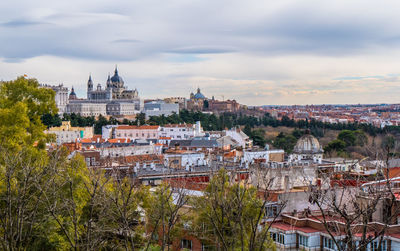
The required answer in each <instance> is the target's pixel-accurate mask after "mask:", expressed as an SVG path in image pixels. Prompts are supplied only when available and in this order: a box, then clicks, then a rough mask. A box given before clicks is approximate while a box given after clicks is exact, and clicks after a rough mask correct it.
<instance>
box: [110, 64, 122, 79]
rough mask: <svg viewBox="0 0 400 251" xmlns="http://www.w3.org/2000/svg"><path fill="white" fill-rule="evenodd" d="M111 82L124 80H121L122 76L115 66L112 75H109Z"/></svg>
mask: <svg viewBox="0 0 400 251" xmlns="http://www.w3.org/2000/svg"><path fill="white" fill-rule="evenodd" d="M111 82H112V83H123V82H124V80H122V78H121V77H120V76H119V75H118V69H117V67H115V72H114V76H112V77H111Z"/></svg>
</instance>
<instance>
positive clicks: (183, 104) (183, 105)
mask: <svg viewBox="0 0 400 251" xmlns="http://www.w3.org/2000/svg"><path fill="white" fill-rule="evenodd" d="M164 101H165V103H167V104H178V105H179V109H187V100H186V98H185V97H171V98H165V99H164Z"/></svg>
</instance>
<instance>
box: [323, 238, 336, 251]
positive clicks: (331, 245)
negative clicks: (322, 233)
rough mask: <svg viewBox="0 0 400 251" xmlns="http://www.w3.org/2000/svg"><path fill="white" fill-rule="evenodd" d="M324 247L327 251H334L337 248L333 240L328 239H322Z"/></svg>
mask: <svg viewBox="0 0 400 251" xmlns="http://www.w3.org/2000/svg"><path fill="white" fill-rule="evenodd" d="M322 239H323V240H322V245H323V247H324V248H327V249H334V248H335V243H334V242H333V240H332V239H330V238H328V237H322Z"/></svg>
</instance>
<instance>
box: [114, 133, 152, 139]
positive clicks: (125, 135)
mask: <svg viewBox="0 0 400 251" xmlns="http://www.w3.org/2000/svg"><path fill="white" fill-rule="evenodd" d="M128 136H129V137H132V136H133V134H132V133H130V134H127V133H124V137H128ZM144 136H145V134H144V133H142V137H144ZM117 137H122V133H118V134H117ZM136 137H139V133H136ZM150 137H151V135H150V134H149V133H148V134H147V138H150ZM153 137H154V138H155V137H157V136H156V134H155V133H153Z"/></svg>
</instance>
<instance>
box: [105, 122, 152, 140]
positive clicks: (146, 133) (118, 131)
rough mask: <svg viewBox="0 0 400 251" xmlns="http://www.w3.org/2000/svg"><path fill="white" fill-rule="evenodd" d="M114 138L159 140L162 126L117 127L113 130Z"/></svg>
mask: <svg viewBox="0 0 400 251" xmlns="http://www.w3.org/2000/svg"><path fill="white" fill-rule="evenodd" d="M112 130H113V132H112V137H113V138H129V139H131V140H135V139H144V140H148V139H158V137H159V132H160V126H158V125H157V126H150V125H143V126H128V125H119V126H117V127H113V128H112Z"/></svg>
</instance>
